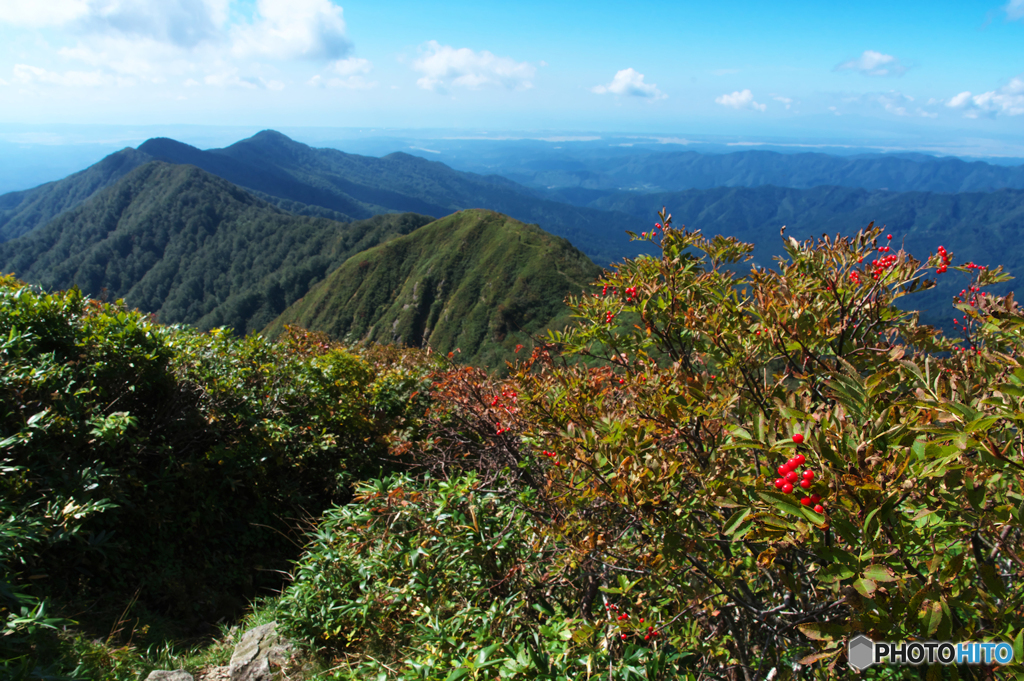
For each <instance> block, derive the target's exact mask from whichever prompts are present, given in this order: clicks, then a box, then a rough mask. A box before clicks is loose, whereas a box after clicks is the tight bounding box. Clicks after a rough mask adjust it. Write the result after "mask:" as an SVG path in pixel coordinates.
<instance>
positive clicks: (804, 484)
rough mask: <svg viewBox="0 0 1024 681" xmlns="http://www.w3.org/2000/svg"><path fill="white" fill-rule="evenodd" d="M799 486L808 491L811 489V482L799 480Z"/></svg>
mask: <svg viewBox="0 0 1024 681" xmlns="http://www.w3.org/2000/svg"><path fill="white" fill-rule="evenodd" d="M800 486H801V487H803V488H804V489H810V488H811V481H810V480H801V481H800Z"/></svg>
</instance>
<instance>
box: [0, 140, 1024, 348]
mask: <svg viewBox="0 0 1024 681" xmlns="http://www.w3.org/2000/svg"><path fill="white" fill-rule="evenodd" d="M765 154H766V152H746V153H745V154H738V155H725V156H736V157H737V158H736V159H732V160H731V165H723V166H720V167H718V170H715V172H719V171H721V172H725V170H730V171H736V172H739V170H742V169H744V168H746V170H745V172H747V174H746V175H744V177H746V178H747V180H749V181H752V182H753V181H755V180H758V178H762V179H763V178H766V177H769V176H770V175H771V173H769V172H768V170H765V168H769V167H776V170H775V171H772V172H779V173H781V172H782V169H783V166H784V163H783V160H785V159H789V160H788V161H787V162H788V163H790V164H791V165H790V167H791V168H796V167H798V166H799V163H800V162H804V161H806V162H808V163H810V161H813V162H814V163H812V164H810V165H807V166H806V167H807V168H811V169H813V168H814V167H817V168H818V170H817V171H815V172H818V173H819V175H820V174H821V173H826V171H828V172H831V173H833V174H835V173H839V176H841V179H843V180H844V181H852V179H850V178H854V177H856V176H857V173H860V174H861V175H862V176H866V175H865V174H866V173H868V169H869V168H875V169H876V170H877V172H878V173H882V174H884V173H888V174H889V175H888V176H889V177H896V176H899V177H902V178H904V180H906V181H908V182H909V181H910V179H912V178H911V176H912V175H913V173H912V172H911V170H912V168H913V167H915V166H913V164H915V163H916V164H917V166H916V167H917V168H918V175H919V177H918V179H919V180H920V181H922V182H924V181H926V179H927V178H929V177H930V178H931V180H927V181H935V182H938V181H939V180H938V178H946V179H945V180H943V181H946V182H948V183H954V181H958V182H960V186H966V185H967V184H970V183H971V182H974V183H976V184H979V185H980V184H984V182H983V179H984V178H985V177H988V178H990V179H991V178H996V177H1003V179H1006V178H1009V180H1006V181H1010V180H1012V179H1013V177H1015V176H1014V175H1013V173H1015V172H1018V171H1019V168H1004V167H998V166H988V165H987V164H966V163H963V162H956V163H947V162H946V161H948V160H947V159H942V160H941V161H942V162H941V163H939V161H937V160H931V161H927V162H925V161H918V160H916V159H913V158H905V159H898V158H886V159H883V160H884V161H886V163H882V162H881V161H880V160H879V159H878V158H870V159H857V158H852V159H850V158H833V157H826V156H823V155H820V154H795V155H788V156H783V155H781V154H770V153H768V154H767V156H766V155H765ZM663 156H665V158H663V159H661V160H662V162H664V163H666V164H669V165H671V163H670V161H671V159H670V158H669V157H670V156H672V157H673V158H676V157H678V158H677V160H678V159H680V158H685V159H689V161H688V162H692V163H691V165H692V166H693V167H694V168H697V167H698V166H700V165H701V164H702V163H704V164H705V165H706V163H709V162H710V161H707V159H705V160H704V161H700V159H696V160H694V159H693V158H692V156H693V155H692V154H691V155H685V154H684V155H682V156H679V155H671V154H665V155H663ZM776 157H778V158H776ZM799 157H808V158H805V159H803V160H802V161H801V159H800V158H799ZM819 157H821V158H819ZM794 158H796V160H795V161H794V160H793V159H794ZM743 159H746V161H743ZM758 159H761V160H764V159H768V160H769V161H771V163H767V165H766V164H765V163H762V164H761V170H757V169H756V168H754V167H753V166H755V165H757V164H756V163H755V161H757V162H758V163H760V161H758ZM719 161H721V159H719ZM890 161H893V162H898V163H889V162H890ZM652 163H653V161H652ZM744 164H746V166H750V167H746V166H745V165H744ZM772 164H775V166H772ZM793 164H797V165H793ZM814 164H817V165H816V166H815V165H814ZM907 164H910V165H907ZM934 164H938V165H935V167H934V168H933V167H931V166H932V165H934ZM925 166H928V167H929V168H931V169H930V170H927V172H925V170H926V169H923V168H924V167H925ZM981 166H983V167H981ZM626 168H632V170H634V171H635V172H636V173H637V177H638V181H642V180H643V177H645V176H647V177H649V176H651V173H652V172H654V171H651V170H650V169H645V168H644V167H640V166H636V167H633V166H629V165H628V164H626V165H623V167H622V169H621V170H620V171H616V173H621V174H623V177H624V176H625V175H624V173H625V172H626ZM665 168H668V166H665ZM844 168H845V170H842V169H844ZM900 168H902V169H903V170H901V171H900V172H896V171H897V170H898V169H900ZM939 168H944V169H946V170H945V171H943V172H939V170H938V169H939ZM713 169H714V168H712V170H713ZM830 169H831V170H830ZM837 169H838V170H837ZM755 171H756V172H755ZM840 171H841V172H840ZM883 171H884V172H883ZM968 171H969V172H968ZM997 171H1005V174H1004V175H1003V176H999V173H998V172H997ZM551 172H555V171H554V170H551ZM566 172H569V171H568V170H567V171H566ZM665 172H666V175H665V177H668V176H669V175H668V170H666V171H665ZM694 172H696V170H695V171H694ZM701 172H705V173H706V176H707V177H711V178H715V177H719V176H718V175H715V174H714V173H713V172H712V171H711V170H707V168H705V170H704V171H701ZM645 173H647V175H645ZM758 173H760V174H758ZM900 173H902V175H901V174H900ZM958 173H959V174H958ZM972 173H973V175H972ZM826 174H827V173H826ZM882 174H876V176H877V177H882ZM731 177H733V178H734V179H735V178H736V177H740V175H736V174H735V173H734V175H732V176H731ZM814 177H815V174H814V172H811V170H808V171H807V172H806V173H804V174H803V175H799V174H798V175H794V176H793V177H792V178H791V180H792V181H794V182H797V181H800V182H810V181H812V179H813V178H814ZM957 177H959V178H960V179H959V180H956V178H957ZM971 178H973V179H971ZM707 181H713V180H712V179H709V180H707ZM985 181H987V180H985ZM992 181H993V182H994V181H995V180H992ZM950 186H952V184H950ZM545 191H547V190H545ZM545 191H540V190H538V189H535V188H534V189H531V188H528V187H525V186H522V185H519V184H517V183H515V182H513V181H512V180H509V179H506V178H502V177H498V176H490V175H489V176H483V175H477V174H473V173H467V172H460V171H455V170H452V169H451V168H449V167H447V166H445V165H444V164H441V163H437V162H432V161H427V160H424V159H421V158H417V157H414V156H410V155H407V154H402V153H397V154H390V155H388V156H385V157H383V158H373V157H366V156H357V155H353V154H346V153H343V152H340V151H336V150H332V149H314V148H311V147H308V146H306V145H303V144H299V143H297V142H294V141H292V140H290V139H288V138H287V137H285V136H284V135H281V134H279V133H276V132H273V131H264V132H262V133H259V134H257V135H255V136H254V137H252V138H249V139H247V140H243V141H241V142H238V143H236V144H234V145H231V146H230V147H227V148H225V149H214V150H208V151H203V150H200V149H197V148H195V147H190V146H188V145H185V144H181V143H179V142H175V141H174V140H168V139H153V140H149V141H148V142H146V143H144V144H142V145H141V146H140V147H139V148H138V149H124V150H122V151H120V152H117V153H115V154H112V155H110V156H108V157H107V158H105V159H103V160H102V161H101V162H99V163H97V164H96V165H94V166H92V167H90V168H88V169H86V170H84V171H82V172H80V173H76V174H74V175H71V176H69V177H67V178H65V179H64V180H60V181H58V182H53V183H48V184H46V185H42V186H40V187H37V188H35V189H31V190H27V191H22V192H14V193H11V194H6V195H3V196H0V240H2V242H3V243H0V270H2V271H4V272H10V271H14V272H15V273H16V274H17V275H18V276H19V277H21V278H23V279H25V280H27V281H30V282H33V283H39V284H42V285H44V286H47V287H52V288H66V287H69V286H71V285H78V286H80V287H81V288H82V289H83V290H84V291H85V292H86V293H89V294H90V295H101V294H102V293H103V292H104V291H105V293H106V295H109V296H110V297H124V298H125V299H126V301H127V302H128V303H129V304H130V305H133V306H136V307H138V308H140V309H143V310H146V311H150V312H154V313H156V314H157V316H158V318H159V319H160V320H161V321H164V322H184V323H190V324H196V325H198V326H200V327H202V328H209V327H212V326H221V325H224V326H229V327H231V328H233V329H235V330H236V331H237V332H239V333H248V332H252V331H259V330H263V329H265V328H268V325H270V326H269V329H270V330H271V331H275V330H278V329H280V327H281V325H282V324H284V323H285V322H286V321H294V322H297V323H301V324H307V325H310V326H311V327H312V328H317V329H321V330H328V331H329V332H331V333H332V334H335V335H337V336H339V337H342V336H344V337H350V338H353V339H375V340H402V341H404V342H407V343H413V344H419V343H421V342H426V343H430V344H434V343H438V344H440V345H438V346H436V348H437V349H442V346H443V348H447V349H451V348H449V346H450V345H451V346H453V347H459V348H460V349H461V350H462V351H463V353H464V355H465V356H466V357H470V358H473V359H474V360H476V361H481V362H492V361H493V362H495V363H500V358H508V356H509V355H508V353H509V352H510V351H511V350H510V348H511V347H514V345H515V342H518V339H520V338H524V336H521V335H517V334H521V333H522V332H524V331H525V332H534V331H538V330H541V329H543V328H547V327H549V326H551V325H556V326H557V325H559V324H562V323H563V321H564V314H565V310H564V307H562V306H561V301H562V299H563V298H564V295H565V294H566V293H568V292H576V291H578V290H580V288H581V286H583V285H584V284H585V283H586V281H587V280H589V279H592V278H593V277H594V276H596V275H597V273H599V271H600V270H599V269H598V267H597V266H596V265H594V263H593V262H591V261H590V260H588V259H587V256H589V258H590V259H592V260H593V261H594V262H597V263H598V264H600V265H602V266H605V265H609V264H611V263H613V262H615V261H617V260H621V259H622V258H624V257H634V256H636V255H637V254H638V253H640V252H641V251H640V247H639V245H638V244H637V242H630V241H629V240H628V237H627V236H626V234H625V231H626V230H632V231H635V232H639V231H642V230H646V229H648V228H649V226H650V225H651V224H652V223H653V222H654V219H655V218H654V216H655V214H656V212H657V210H659V209H660V208H661V207H662V206H665V207H667V208H668V209H669V210H670V211H671V212H672V213H673V215H674V221H675V224H676V225H677V226H681V225H684V224H685V225H687V226H688V227H690V228H692V229H701V230H702V231H704V232H705V233H707V234H709V235H711V234H716V233H721V234H726V235H731V236H736V237H738V238H740V239H741V240H744V241H749V242H752V243H754V244H755V245H756V246H757V250H756V251H755V255H756V260H757V261H758V262H759V264H761V265H764V266H770V265H771V257H772V256H774V255H778V254H781V252H782V242H781V240H780V239H779V237H778V234H779V228H780V227H781V226H783V225H786V226H787V236H794V237H797V238H808V237H818V236H821V235H822V233H829V234H836V233H841V234H852V233H853V232H855V231H856V230H857V229H859V228H862V227H865V226H866V225H867V224H868V223H869V222H872V221H875V222H878V223H880V224H884V225H886V226H887V229H888V230H889V231H891V232H892V233H893V235H894V237H895V239H896V243H897V244H899V243H905V244H906V246H907V248H908V250H909V251H910V252H911V253H912V254H914V255H916V256H917V257H919V258H924V257H926V256H927V254H928V253H930V252H933V251H934V249H935V248H936V247H937V246H938V245H939V244H942V245H944V246H945V247H946V248H947V249H949V250H950V251H952V252H953V253H954V254H955V255H956V257H957V261H958V262H966V261H968V260H973V261H975V262H979V263H984V264H991V265H995V264H1002V265H1004V266H1006V267H1007V268H1008V269H1009V270H1010V272H1011V274H1012V273H1014V272H1020V271H1021V268H1022V267H1024V248H1022V247H1021V246H1020V242H1021V235H1022V234H1024V190H1020V189H999V190H994V191H989V192H959V193H941V192H897V191H883V190H867V189H863V188H856V187H839V186H816V187H811V188H780V187H775V186H756V187H716V188H712V189H692V190H686V191H673V192H652V193H638V192H621V191H611V190H607V189H600V188H596V189H589V188H586V187H582V186H577V187H575V188H570V189H565V190H560V191H563V192H574V199H573V200H575V201H576V202H577V203H580V202H582V203H585V205H583V206H575V205H569V204H567V203H559V202H556V201H552V200H549V199H547V198H544V197H543V196H540V195H539V194H544V193H545ZM552 191H554V190H552ZM549 193H550V192H549ZM467 209H468V210H467ZM475 209H486V210H475ZM457 211H458V214H457V215H456V216H453V217H450V218H445V219H442V220H438V221H434V219H433V218H436V217H441V218H444V216H449V215H451V214H453V213H456V212H457ZM500 214H504V215H500ZM431 216H432V217H431ZM506 216H509V217H506ZM528 222H532V223H536V225H539V229H538V227H536V226H534V227H531V226H529V225H528V224H523V223H528ZM557 237H561V238H562V239H565V240H567V241H561V240H559V239H558V238H557ZM570 244H571V246H570ZM573 247H574V248H575V249H579V251H581V252H582V253H580V252H578V251H576V250H574V248H573ZM648 252H651V253H654V252H656V251H655V249H653V248H651V247H649V246H648ZM583 254H585V255H583ZM961 288H963V281H962V277H959V276H957V275H954V274H953V273H950V275H947V276H946V277H944V278H943V279H941V280H940V286H939V287H938V288H937V289H936V290H934V291H931V292H928V293H926V294H922V295H920V296H917V297H915V298H914V299H913V301H912V302H913V304H915V305H916V306H917V307H918V309H922V310H923V311H924V312H925V314H924V318H925V320H926V321H927V322H929V323H935V324H942V321H943V320H944V319H948V315H949V312H948V311H949V310H950V308H949V301H950V299H951V297H952V296H953V294H954V293H955V292H957V291H959V290H960V289H961ZM1007 288H1009V287H1007V286H1004V287H1003V289H1004V290H1005V289H1007ZM996 292H999V291H996ZM470 293H473V295H470ZM281 315H283V316H281ZM445 315H447V316H445ZM279 317H280V318H279ZM943 326H944V325H943ZM947 330H950V331H951V330H952V329H947ZM513 341H515V342H513Z"/></svg>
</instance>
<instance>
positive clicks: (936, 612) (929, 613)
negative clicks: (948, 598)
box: [921, 601, 943, 636]
mask: <svg viewBox="0 0 1024 681" xmlns="http://www.w3.org/2000/svg"><path fill="white" fill-rule="evenodd" d="M942 614H943V613H942V603H940V602H938V601H932V602H931V603H929V604H928V606H927V607H926V608H925V610H924V612H923V613H922V616H921V622H922V624H924V629H925V635H926V636H934V635H935V632H936V631H938V629H939V625H940V624H942Z"/></svg>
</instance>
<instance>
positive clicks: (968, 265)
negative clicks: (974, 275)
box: [964, 262, 988, 271]
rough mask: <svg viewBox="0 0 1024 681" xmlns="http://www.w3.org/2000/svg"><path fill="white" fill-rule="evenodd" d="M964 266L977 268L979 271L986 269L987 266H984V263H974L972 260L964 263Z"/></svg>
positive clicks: (971, 268)
mask: <svg viewBox="0 0 1024 681" xmlns="http://www.w3.org/2000/svg"><path fill="white" fill-rule="evenodd" d="M964 267H966V268H967V269H969V270H979V271H981V270H987V269H988V267H986V266H985V265H975V264H974V263H973V262H969V263H967V264H966V265H964Z"/></svg>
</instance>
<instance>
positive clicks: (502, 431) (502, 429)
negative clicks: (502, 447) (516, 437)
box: [497, 423, 512, 435]
mask: <svg viewBox="0 0 1024 681" xmlns="http://www.w3.org/2000/svg"><path fill="white" fill-rule="evenodd" d="M510 430H512V429H511V428H502V427H501V424H500V423H499V424H498V430H497V434H498V435H501V434H502V433H507V432H508V431H510Z"/></svg>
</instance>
